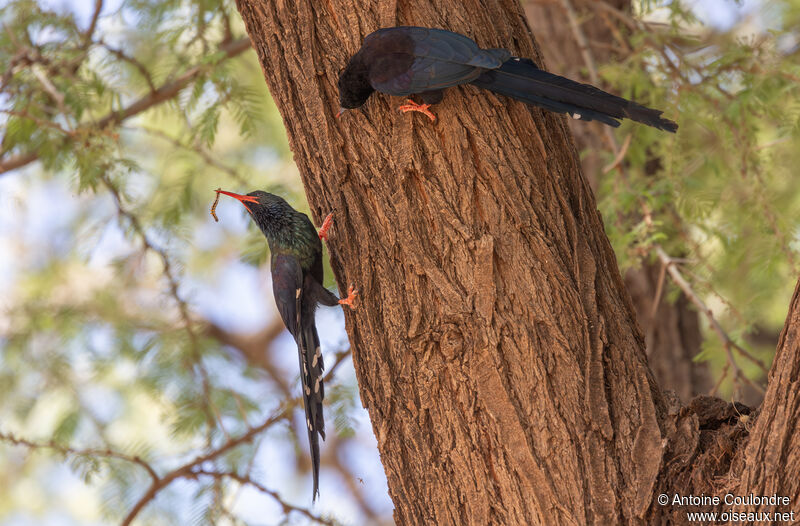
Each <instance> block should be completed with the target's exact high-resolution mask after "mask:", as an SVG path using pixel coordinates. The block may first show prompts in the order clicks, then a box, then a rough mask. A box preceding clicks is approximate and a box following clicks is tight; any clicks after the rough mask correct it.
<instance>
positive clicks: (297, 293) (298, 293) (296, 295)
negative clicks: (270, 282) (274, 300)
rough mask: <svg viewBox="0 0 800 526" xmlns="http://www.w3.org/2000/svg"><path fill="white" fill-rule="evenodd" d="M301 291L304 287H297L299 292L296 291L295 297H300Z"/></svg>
mask: <svg viewBox="0 0 800 526" xmlns="http://www.w3.org/2000/svg"><path fill="white" fill-rule="evenodd" d="M300 292H302V289H297V292H295V293H294V297H295V298H299V297H300Z"/></svg>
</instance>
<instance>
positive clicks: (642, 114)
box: [337, 26, 678, 133]
mask: <svg viewBox="0 0 800 526" xmlns="http://www.w3.org/2000/svg"><path fill="white" fill-rule="evenodd" d="M461 84H472V85H474V86H478V87H479V88H484V89H487V90H489V91H493V92H495V93H499V94H501V95H505V96H507V97H511V98H513V99H517V100H519V101H522V102H526V103H528V104H532V105H534V106H539V107H541V108H544V109H546V110H550V111H554V112H556V113H568V114H569V115H571V116H572V117H573V118H575V119H580V120H584V121H593V120H596V121H600V122H603V123H605V124H608V125H610V126H614V127H617V126H619V124H620V123H619V121H618V120H617V119H623V118H628V119H633V120H634V121H637V122H641V123H642V124H647V125H648V126H653V127H654V128H658V129H661V130H666V131H670V132H673V133H674V132H675V131H676V130H677V129H678V125H677V124H675V123H674V122H672V121H670V120H667V119H664V118H661V117H660V115H661V113H662V112H661V111H659V110H654V109H651V108H647V107H645V106H642V105H640V104H637V103H635V102H632V101H629V100H626V99H623V98H621V97H617V96H614V95H611V94H610V93H606V92H605V91H602V90H600V89H598V88H595V87H594V86H590V85H589V84H581V83H579V82H575V81H572V80H569V79H566V78H564V77H559V76H558V75H553V74H552V73H548V72H547V71H544V70H542V69H539V68H538V67H536V64H534V62H533V61H532V60H530V59H527V58H519V57H514V56H512V55H511V53H510V52H509V51H508V50H506V49H481V48H480V47H478V45H477V44H476V43H475V42H474V41H473V40H471V39H470V38H467V37H465V36H464V35H459V34H458V33H453V32H451V31H445V30H444V29H429V28H425V27H410V26H404V27H389V28H384V29H379V30H377V31H375V32H374V33H371V34H369V35H367V36H366V38H364V43H363V44H362V46H361V49H359V50H358V52H357V53H356V54H355V55H353V57H352V58H351V59H350V62H349V63H348V64H347V67H346V68H345V69H344V71H342V73H341V74H340V75H339V104H340V106H341V108H340V111H339V113H338V114H337V117H338V116H340V115H341V114H342V113H343V112H344V111H345V110H347V109H352V108H358V107H360V106H362V105H363V104H364V103H365V102H366V101H367V99H368V98H369V96H370V95H372V93H373V92H374V91H379V92H381V93H386V94H389V95H397V96H401V97H405V96H409V95H414V94H419V95H421V96H422V101H423V104H417V103H415V102H414V101H412V100H410V99H409V100H408V101H407V102H408V103H407V104H406V105H404V106H400V108H399V109H400V111H402V112H404V113H405V112H406V111H418V112H421V113H424V114H425V115H427V116H428V117H429V118H430V119H431V120H435V119H436V116H435V115H434V114H433V113H432V112H431V111H430V110H429V109H428V108H429V107H430V105H431V104H437V103H439V102H441V100H442V97H443V96H444V93H443V90H444V89H445V88H450V87H453V86H458V85H461Z"/></svg>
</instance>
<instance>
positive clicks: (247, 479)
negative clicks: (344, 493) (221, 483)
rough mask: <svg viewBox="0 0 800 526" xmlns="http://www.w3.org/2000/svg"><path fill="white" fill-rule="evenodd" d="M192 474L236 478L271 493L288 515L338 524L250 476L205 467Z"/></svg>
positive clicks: (217, 478) (265, 492)
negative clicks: (300, 515)
mask: <svg viewBox="0 0 800 526" xmlns="http://www.w3.org/2000/svg"><path fill="white" fill-rule="evenodd" d="M192 476H194V477H200V476H205V477H212V478H214V479H215V480H222V479H226V478H229V479H232V480H235V481H236V482H238V483H239V484H244V485H248V486H252V487H254V488H255V489H257V490H258V491H259V492H261V493H263V494H265V495H269V496H270V497H272V498H273V499H275V500H276V501H277V502H278V504H280V506H281V508H283V513H284V514H286V515H288V514H289V513H290V512H292V511H296V512H298V513H301V514H303V515H305V516H306V517H307V518H309V519H311V520H312V521H315V522H318V523H320V524H325V525H327V526H336V524H337V523H336V522H334V521H332V520H330V519H325V518H323V517H320V516H318V515H314V514H313V513H311V512H310V511H309V510H308V509H307V508H301V507H298V506H295V505H293V504H289V503H288V502H286V501H285V500H283V499H282V498H281V496H280V495H279V494H278V492H277V491H273V490H271V489H268V488H266V487H265V486H263V485H262V484H260V483H259V482H256V481H255V480H253V479H252V478H250V477H249V476H246V475H239V474H238V473H234V472H230V471H225V472H218V471H208V470H205V469H194V470H192V472H191V474H189V475H187V478H188V477H192Z"/></svg>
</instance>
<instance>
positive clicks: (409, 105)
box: [397, 99, 436, 121]
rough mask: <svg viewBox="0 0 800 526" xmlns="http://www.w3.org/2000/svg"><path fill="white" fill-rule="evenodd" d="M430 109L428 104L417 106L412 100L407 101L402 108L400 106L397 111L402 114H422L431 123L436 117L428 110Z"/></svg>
mask: <svg viewBox="0 0 800 526" xmlns="http://www.w3.org/2000/svg"><path fill="white" fill-rule="evenodd" d="M430 107H431V105H430V104H417V103H416V102H414V101H413V100H411V99H407V100H406V103H405V104H403V105H402V106H400V107H399V108H397V109H398V110H400V111H401V112H403V113H406V112H408V111H418V112H420V113H422V114H424V115H427V116H428V118H429V119H430V120H431V121H435V120H436V115H434V114H433V112H432V111H431V110H429V109H428V108H430Z"/></svg>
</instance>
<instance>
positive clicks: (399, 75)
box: [364, 27, 511, 96]
mask: <svg viewBox="0 0 800 526" xmlns="http://www.w3.org/2000/svg"><path fill="white" fill-rule="evenodd" d="M364 46H365V47H367V48H368V49H372V50H374V52H373V53H372V58H371V60H370V66H371V67H370V73H369V79H370V84H371V85H372V87H373V88H375V89H376V90H378V91H380V92H383V93H388V94H390V95H398V96H406V95H411V94H413V93H423V92H426V91H433V90H439V89H444V88H449V87H452V86H458V85H459V84H465V83H468V82H471V81H473V80H475V79H476V78H477V77H478V76H479V75H480V74H481V73H482V72H483V70H486V69H495V68H499V67H500V66H501V65H502V64H503V62H505V61H506V60H508V58H509V57H510V56H511V54H510V53H509V52H508V51H506V50H505V49H481V48H480V47H478V45H477V44H476V43H475V42H474V41H473V40H471V39H470V38H468V37H465V36H464V35H459V34H458V33H453V32H451V31H445V30H443V29H429V28H424V27H393V28H386V29H380V30H378V31H376V32H374V33H372V34H370V35H368V36H367V37H366V38H365V39H364Z"/></svg>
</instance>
